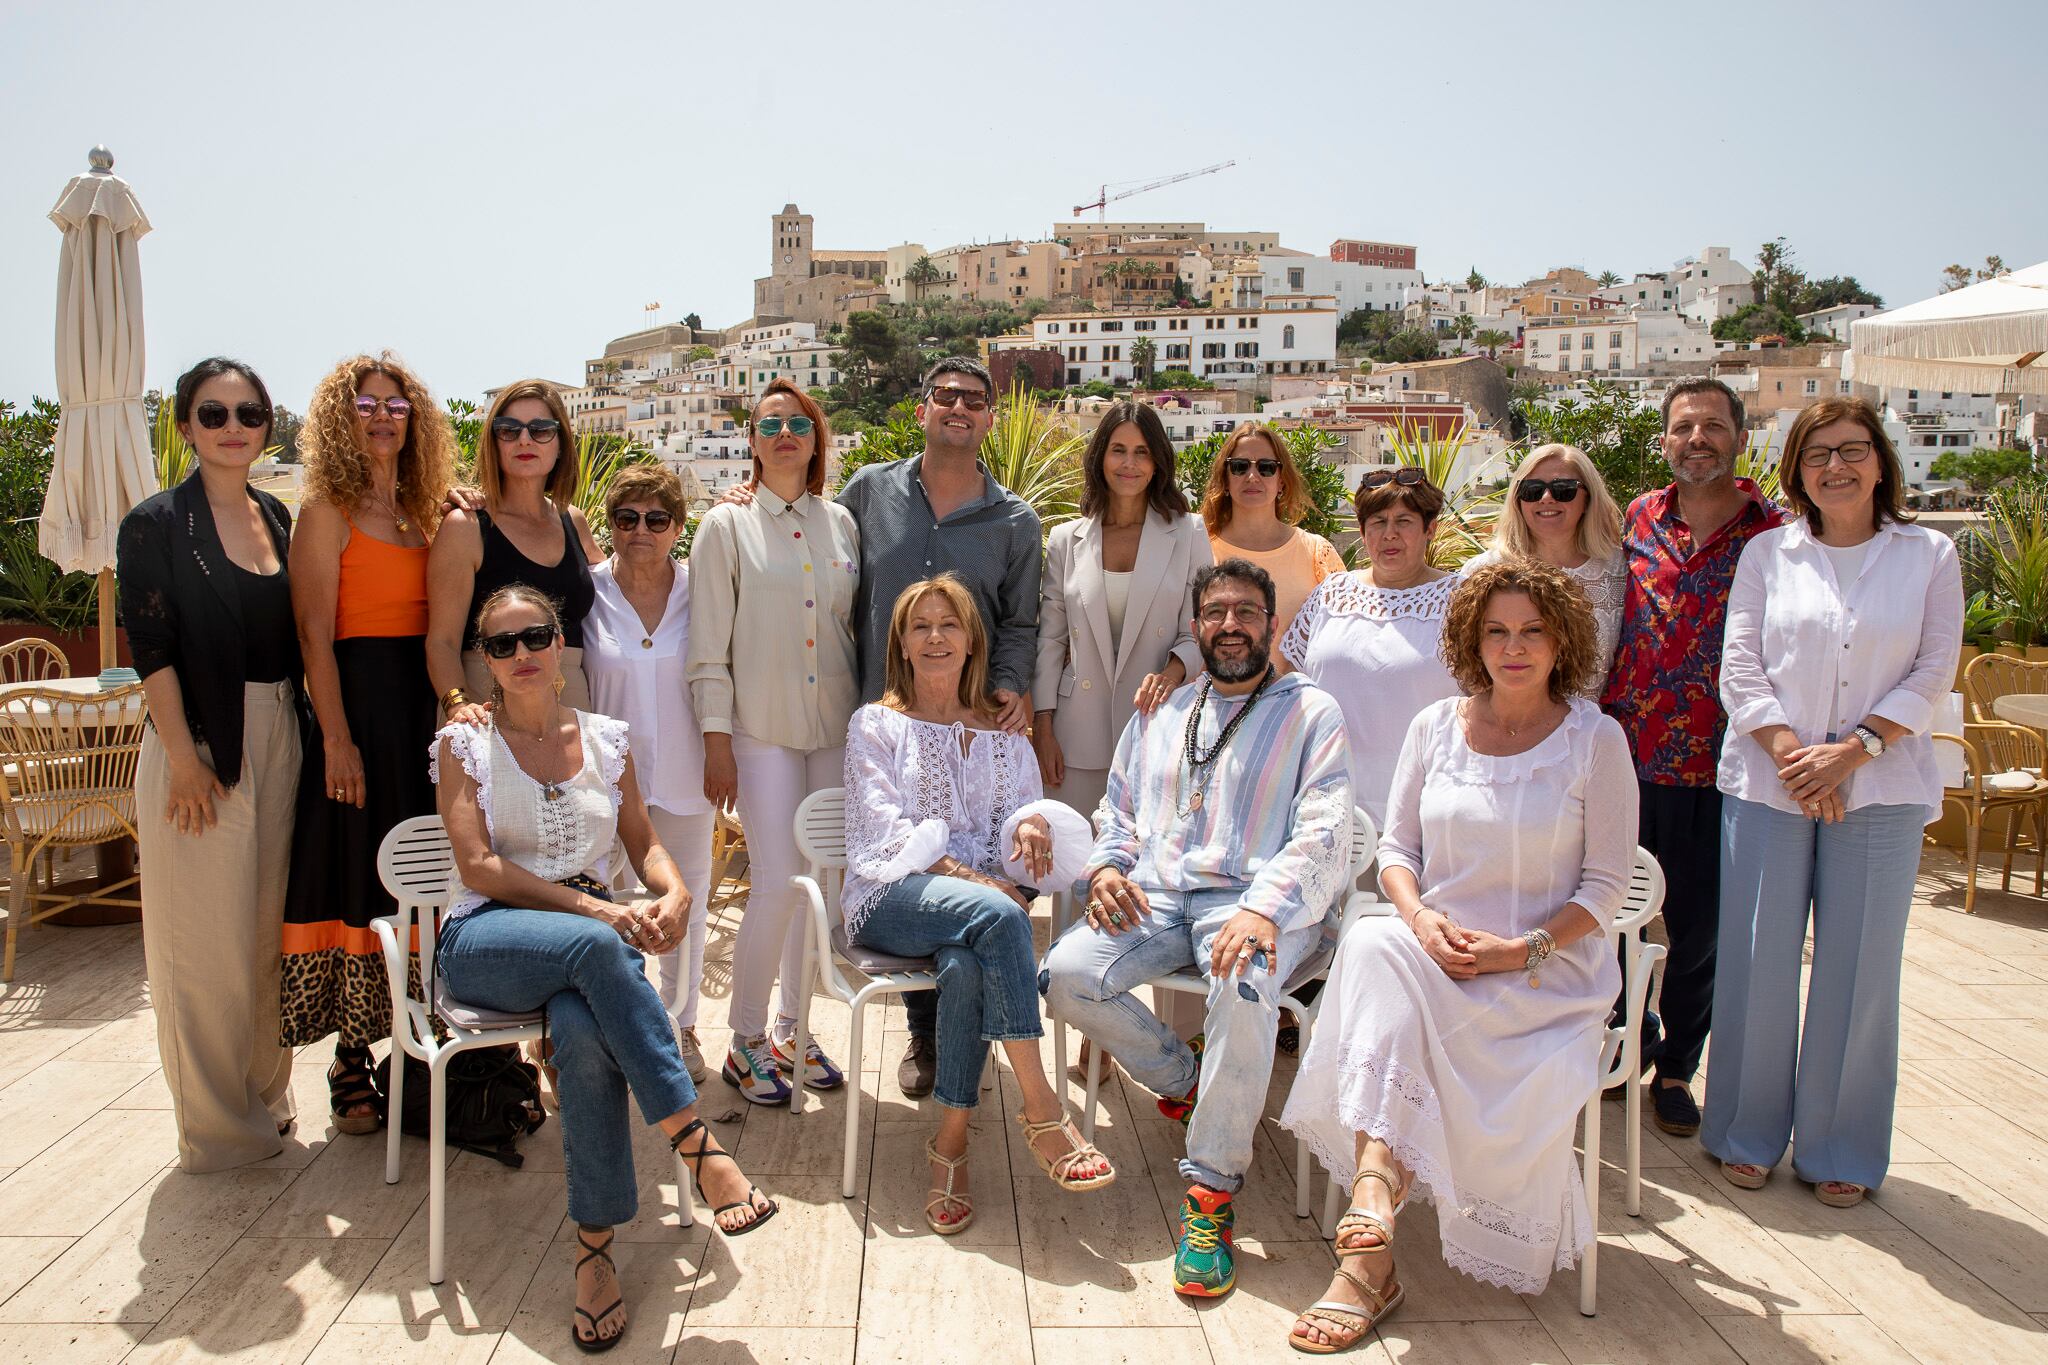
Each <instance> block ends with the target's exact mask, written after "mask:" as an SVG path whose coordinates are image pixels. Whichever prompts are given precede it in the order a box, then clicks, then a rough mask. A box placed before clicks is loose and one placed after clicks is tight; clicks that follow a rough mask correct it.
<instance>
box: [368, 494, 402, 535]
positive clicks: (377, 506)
mask: <svg viewBox="0 0 2048 1365" xmlns="http://www.w3.org/2000/svg"><path fill="white" fill-rule="evenodd" d="M363 504H364V505H365V506H367V507H369V508H370V509H371V510H372V511H379V512H383V513H384V514H385V515H387V516H389V517H390V518H391V524H392V525H393V526H396V527H397V528H398V533H399V534H400V535H404V534H405V533H406V532H408V531H410V530H412V523H411V522H409V521H407V520H406V519H405V514H404V513H403V512H400V511H399V510H398V500H397V498H396V497H395V496H393V497H385V496H382V495H378V496H376V497H372V496H371V495H370V494H368V493H365V494H364V495H363Z"/></svg>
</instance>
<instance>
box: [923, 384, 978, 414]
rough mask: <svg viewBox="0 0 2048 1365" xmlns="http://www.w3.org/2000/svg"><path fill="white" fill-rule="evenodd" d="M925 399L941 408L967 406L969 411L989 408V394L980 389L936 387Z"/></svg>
mask: <svg viewBox="0 0 2048 1365" xmlns="http://www.w3.org/2000/svg"><path fill="white" fill-rule="evenodd" d="M924 401H925V402H927V403H930V404H932V405H933V406H935V407H941V408H950V407H955V406H965V407H966V409H967V410H968V411H969V412H985V411H987V410H988V395H987V394H985V393H983V392H981V391H980V390H979V389H960V388H953V387H951V386H948V387H945V388H936V389H932V390H930V391H928V392H927V393H926V394H925V396H924Z"/></svg>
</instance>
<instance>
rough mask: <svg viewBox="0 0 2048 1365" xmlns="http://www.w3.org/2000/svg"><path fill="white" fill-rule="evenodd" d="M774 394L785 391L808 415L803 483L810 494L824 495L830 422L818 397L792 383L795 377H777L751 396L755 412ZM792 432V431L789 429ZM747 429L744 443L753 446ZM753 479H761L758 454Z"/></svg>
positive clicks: (802, 411) (829, 442)
mask: <svg viewBox="0 0 2048 1365" xmlns="http://www.w3.org/2000/svg"><path fill="white" fill-rule="evenodd" d="M777 394H785V395H787V396H788V397H790V398H791V399H794V400H795V402H796V408H797V411H798V412H800V413H802V414H803V415H804V416H806V417H808V418H810V419H811V463H810V465H809V466H808V467H807V468H806V469H805V470H804V487H805V488H806V489H808V490H809V491H810V494H811V496H812V497H818V498H821V497H823V496H825V464H826V462H827V461H828V460H830V459H831V458H832V424H831V423H830V422H828V421H826V420H825V410H824V409H823V408H821V407H819V406H818V400H817V399H815V398H813V397H811V396H810V395H809V394H807V393H805V392H804V391H803V390H802V389H800V388H798V387H797V386H796V383H795V381H793V380H789V379H784V378H781V377H779V376H778V377H777V378H776V379H775V381H774V382H773V383H771V384H769V386H768V387H767V388H765V389H763V390H761V396H760V397H759V398H756V399H755V400H754V412H755V413H756V414H757V415H758V414H759V413H760V411H761V405H762V404H763V403H765V402H767V401H768V400H769V399H771V398H773V397H775V395H777ZM791 434H792V435H794V434H795V433H791ZM753 444H754V442H753V436H752V434H751V432H750V433H749V435H748V438H747V447H748V449H749V450H750V451H751V450H752V448H753ZM753 478H754V482H755V483H757V484H758V483H759V482H761V457H760V456H759V455H756V456H754V475H753Z"/></svg>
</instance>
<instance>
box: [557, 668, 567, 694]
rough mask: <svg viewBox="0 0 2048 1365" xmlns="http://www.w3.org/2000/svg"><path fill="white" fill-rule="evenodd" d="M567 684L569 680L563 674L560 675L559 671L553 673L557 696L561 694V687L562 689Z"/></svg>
mask: <svg viewBox="0 0 2048 1365" xmlns="http://www.w3.org/2000/svg"><path fill="white" fill-rule="evenodd" d="M568 685H569V680H568V679H567V678H565V677H563V676H562V675H561V674H559V673H557V674H555V695H556V696H558V697H559V696H561V695H562V689H563V688H565V687H567V686H568Z"/></svg>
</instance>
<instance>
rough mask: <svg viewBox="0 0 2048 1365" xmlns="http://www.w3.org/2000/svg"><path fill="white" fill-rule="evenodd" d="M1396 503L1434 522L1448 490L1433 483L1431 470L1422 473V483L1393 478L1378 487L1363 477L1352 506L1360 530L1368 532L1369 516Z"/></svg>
mask: <svg viewBox="0 0 2048 1365" xmlns="http://www.w3.org/2000/svg"><path fill="white" fill-rule="evenodd" d="M1396 503H1399V504H1400V505H1402V506H1404V507H1406V508H1407V509H1408V510H1409V511H1411V512H1413V513H1414V514H1415V515H1416V516H1418V517H1421V518H1422V524H1423V525H1424V526H1425V527H1428V526H1434V525H1435V524H1436V519H1437V518H1438V517H1440V516H1442V515H1443V512H1444V491H1443V490H1442V489H1441V488H1438V487H1437V486H1436V485H1435V484H1433V483H1431V482H1430V480H1429V475H1427V474H1425V475H1423V476H1422V482H1421V483H1394V482H1392V481H1389V482H1387V483H1383V484H1380V485H1378V486H1377V487H1375V488H1367V487H1366V486H1365V480H1364V479H1362V478H1361V479H1360V480H1359V481H1358V492H1357V493H1356V494H1355V495H1354V496H1353V497H1352V499H1351V510H1352V511H1353V512H1355V513H1357V514H1358V532H1359V534H1360V535H1363V534H1365V519H1366V518H1367V517H1376V516H1378V515H1379V514H1380V513H1382V512H1384V511H1386V510H1387V509H1388V508H1389V507H1392V506H1394V505H1395V504H1396Z"/></svg>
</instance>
